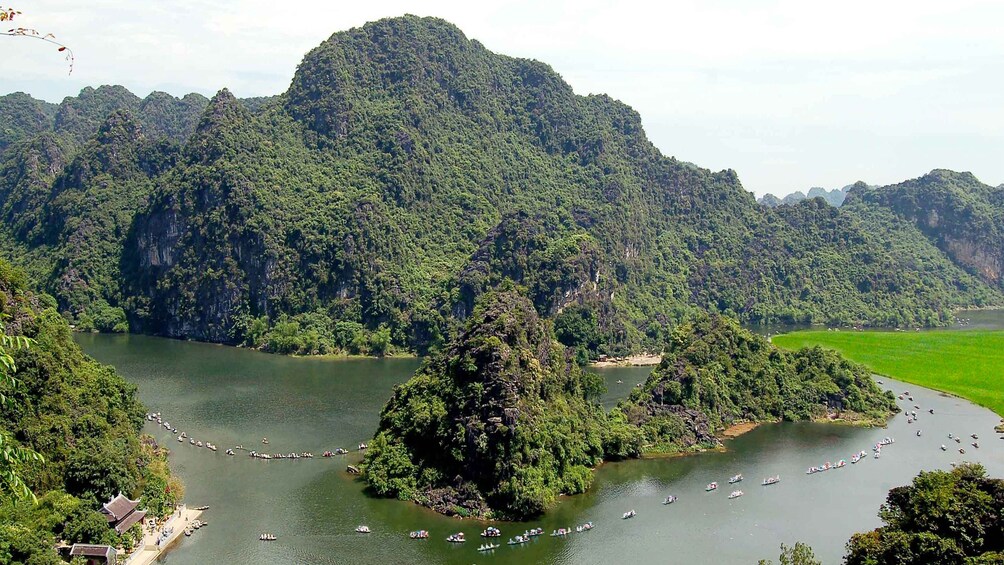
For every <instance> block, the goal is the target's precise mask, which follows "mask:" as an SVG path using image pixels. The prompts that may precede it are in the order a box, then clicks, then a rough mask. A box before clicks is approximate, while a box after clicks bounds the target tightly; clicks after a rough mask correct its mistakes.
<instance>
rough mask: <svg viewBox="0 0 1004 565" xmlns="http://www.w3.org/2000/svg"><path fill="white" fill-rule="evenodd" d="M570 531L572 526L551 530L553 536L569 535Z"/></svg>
mask: <svg viewBox="0 0 1004 565" xmlns="http://www.w3.org/2000/svg"><path fill="white" fill-rule="evenodd" d="M570 533H572V528H558V529H557V530H552V531H551V537H552V538H561V537H565V536H567V535H568V534H570Z"/></svg>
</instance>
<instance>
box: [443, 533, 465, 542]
mask: <svg viewBox="0 0 1004 565" xmlns="http://www.w3.org/2000/svg"><path fill="white" fill-rule="evenodd" d="M446 541H448V542H450V543H464V542H465V541H467V538H466V537H465V536H464V532H457V533H455V534H450V535H448V536H446Z"/></svg>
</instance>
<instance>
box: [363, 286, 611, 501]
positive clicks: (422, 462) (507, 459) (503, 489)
mask: <svg viewBox="0 0 1004 565" xmlns="http://www.w3.org/2000/svg"><path fill="white" fill-rule="evenodd" d="M603 390H604V386H603V380H602V378H600V377H599V376H597V375H594V374H590V373H584V372H582V370H581V369H580V368H579V366H578V365H577V364H576V363H575V362H574V361H573V360H572V359H570V358H568V357H566V350H565V349H564V348H562V347H561V346H560V345H559V344H557V343H556V342H554V340H553V339H552V338H551V328H550V325H549V324H548V323H547V322H546V321H545V320H543V319H541V318H540V317H539V316H538V315H537V312H536V311H535V310H534V308H533V305H532V304H531V303H530V302H529V300H527V299H526V298H525V297H523V296H521V294H520V293H518V292H516V291H515V290H514V289H511V288H505V289H503V290H499V291H491V292H489V293H487V294H485V295H484V297H483V299H482V300H480V301H479V302H478V305H477V306H476V307H475V309H474V312H473V314H472V315H471V317H470V318H469V320H468V323H467V326H466V327H465V329H464V331H463V332H462V333H461V335H460V337H459V338H458V339H457V340H456V341H455V342H453V343H451V344H450V345H449V347H447V348H446V349H445V350H444V351H443V352H442V353H440V354H438V355H435V356H433V357H431V358H430V359H429V360H428V361H426V363H425V364H424V365H423V366H422V368H421V369H419V370H418V372H417V373H416V374H415V376H414V377H413V378H412V379H411V380H409V381H408V382H407V383H405V384H403V385H399V386H397V387H395V389H394V395H393V397H392V398H391V400H390V401H389V402H388V403H387V406H386V408H384V410H383V413H382V414H381V416H380V431H379V432H378V433H377V434H376V437H375V438H374V439H373V441H372V442H370V444H369V449H368V451H367V454H366V461H365V473H366V479H367V481H368V483H369V485H370V487H371V488H372V490H373V491H374V492H375V493H376V494H379V495H383V496H396V497H398V498H401V499H403V500H414V501H416V502H418V503H420V504H424V505H426V506H429V507H431V508H434V509H436V510H438V511H440V512H444V513H448V514H458V515H461V516H480V517H496V518H523V517H526V516H533V515H536V514H540V513H541V512H543V511H544V510H545V509H546V508H548V507H549V506H551V505H552V504H554V503H555V501H556V500H557V497H558V495H559V494H575V493H581V492H584V491H585V490H586V489H587V488H588V487H589V485H590V484H591V482H592V470H591V468H592V467H595V466H596V464H597V463H599V461H600V459H601V457H602V455H603V438H604V435H605V433H606V429H607V423H606V416H605V415H604V413H603V410H602V408H601V407H600V406H599V404H598V402H597V401H598V398H599V395H600V394H602V392H603Z"/></svg>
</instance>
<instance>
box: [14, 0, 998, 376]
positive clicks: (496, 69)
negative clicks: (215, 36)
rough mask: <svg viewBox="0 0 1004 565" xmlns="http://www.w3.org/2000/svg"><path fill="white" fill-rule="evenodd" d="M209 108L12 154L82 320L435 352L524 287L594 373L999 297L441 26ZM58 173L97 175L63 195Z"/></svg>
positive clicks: (85, 120)
mask: <svg viewBox="0 0 1004 565" xmlns="http://www.w3.org/2000/svg"><path fill="white" fill-rule="evenodd" d="M203 100H204V98H202V97H200V96H198V95H189V96H186V97H185V98H182V99H177V98H173V97H171V96H169V95H166V94H163V93H152V94H151V95H150V96H148V97H147V98H146V99H144V100H142V101H140V100H139V99H138V98H137V97H135V96H133V95H131V94H130V93H128V91H125V90H124V89H122V88H116V87H101V88H98V89H85V90H84V91H82V93H81V96H79V97H77V98H68V99H67V100H65V101H64V102H63V104H62V105H61V107H60V116H61V117H58V116H57V118H56V120H55V121H56V122H58V124H59V126H58V127H57V128H56V129H55V130H54V131H55V135H54V136H53V137H52V139H51V140H50V141H52V145H53V147H55V148H61V150H62V151H63V156H62V157H61V158H58V159H57V161H56V162H44V159H45V156H46V153H45V152H39V151H37V150H33V151H29V150H28V148H29V147H35V148H36V149H38V143H39V141H38V140H39V139H42V138H40V137H36V138H34V139H33V140H28V139H24V140H22V141H19V142H16V143H15V144H14V145H12V146H10V147H9V148H8V150H7V153H8V154H9V156H10V157H11V158H10V159H9V160H5V162H6V164H5V165H3V167H4V168H3V171H0V180H2V181H3V184H0V205H3V206H4V208H3V209H4V211H5V212H6V213H13V211H14V210H20V211H21V213H20V214H19V218H18V219H17V221H18V222H21V223H22V224H23V225H24V226H30V225H35V224H37V223H38V222H40V221H47V220H42V219H40V218H38V217H36V216H37V214H32V213H28V214H25V213H24V211H26V210H47V212H46V213H49V214H53V213H55V214H61V215H62V217H65V218H66V220H67V221H66V222H64V223H65V224H66V225H65V228H64V226H60V227H59V228H58V229H57V230H55V232H53V231H52V230H50V231H48V232H46V233H50V234H51V233H56V236H55V239H51V238H47V239H45V240H44V241H45V242H47V243H45V246H41V247H40V246H39V243H40V240H39V239H38V238H33V237H30V233H29V232H30V230H27V231H26V230H24V229H22V228H19V227H17V226H18V225H19V224H17V223H13V224H12V225H13V226H14V228H15V229H14V230H12V233H9V234H6V237H0V244H2V245H3V246H4V249H5V250H7V251H8V252H9V253H10V254H12V255H16V256H19V257H22V258H23V260H22V263H23V264H25V265H26V266H28V267H29V271H30V272H31V273H32V274H33V275H34V277H35V278H36V280H38V281H40V283H39V284H43V285H46V288H48V289H49V291H50V292H52V293H53V294H54V295H55V296H56V297H57V298H58V299H59V303H60V307H61V308H63V309H64V311H66V312H68V313H69V314H70V315H71V316H74V317H79V316H81V315H86V316H89V317H90V318H91V319H93V320H97V319H101V320H105V321H106V322H108V323H104V324H101V325H102V326H104V327H108V326H110V327H119V328H121V327H124V326H125V324H124V322H123V321H122V320H124V318H125V317H128V319H129V322H130V324H129V326H131V329H132V330H133V331H144V332H150V333H158V334H163V335H168V336H173V337H188V338H194V339H204V340H212V341H223V342H228V343H241V344H245V345H248V346H251V347H258V348H265V349H269V350H272V351H282V352H299V353H326V352H333V351H348V352H353V353H368V352H369V353H376V354H382V353H386V352H387V351H388V350H391V349H393V348H402V349H409V350H414V351H419V352H426V351H429V350H430V349H435V348H437V347H439V346H441V345H442V344H443V343H445V342H446V341H447V340H448V339H449V338H450V337H451V336H455V335H456V334H457V333H458V332H459V331H461V330H462V328H463V324H464V323H465V320H466V318H467V317H468V316H469V315H470V314H471V312H472V308H473V305H474V303H475V301H476V300H477V299H478V297H479V296H481V295H483V294H485V293H488V292H491V291H492V290H494V289H497V288H499V286H500V285H502V284H505V281H506V280H507V279H511V280H513V281H514V282H515V283H516V284H517V285H518V286H519V287H520V288H521V289H523V291H524V292H525V293H526V295H527V296H528V297H529V298H530V300H531V302H532V304H533V305H534V307H535V308H536V310H537V311H538V312H539V313H540V315H542V316H544V317H546V318H553V319H554V321H555V325H556V327H558V328H559V329H560V332H561V336H560V339H561V342H562V343H563V344H565V345H567V346H569V347H573V348H575V349H577V350H578V357H579V359H584V358H586V357H588V356H595V355H598V354H599V353H608V354H615V355H616V354H623V353H626V352H628V351H631V350H638V349H642V348H651V349H658V348H660V347H661V345H662V340H663V339H664V338H665V335H666V332H667V331H668V329H669V328H670V327H672V326H673V325H674V324H675V323H676V322H677V321H678V320H680V319H681V318H682V317H683V316H685V315H686V314H688V313H690V312H693V311H697V310H712V311H717V312H724V313H727V314H731V315H734V316H736V317H738V318H740V319H741V320H742V321H744V322H801V323H805V322H812V323H824V322H825V323H830V324H865V325H894V326H902V325H911V326H914V325H939V324H944V323H946V322H947V320H949V319H950V316H951V311H952V310H953V309H955V308H959V307H966V306H986V305H989V304H995V303H1000V302H1004V295H1002V293H1001V290H1000V288H999V287H998V286H997V285H995V284H989V285H988V284H987V282H986V281H987V280H990V279H983V280H981V279H980V278H977V277H979V276H980V275H979V272H977V271H972V270H971V271H970V272H969V273H967V272H965V271H964V270H963V269H961V268H960V265H961V266H962V267H963V268H968V267H965V264H964V263H962V262H953V259H955V258H957V257H959V255H953V254H946V253H945V252H944V251H943V250H942V249H943V248H941V249H939V246H938V244H932V242H931V240H930V237H929V236H928V234H927V233H926V232H924V231H923V230H922V228H920V227H918V226H917V225H916V224H915V223H913V222H905V221H903V218H902V216H900V215H898V212H897V211H895V210H893V209H891V208H890V207H889V206H886V205H885V204H882V203H881V202H879V201H878V200H874V199H873V200H869V201H868V202H865V201H864V199H863V198H857V199H856V200H855V201H854V202H853V203H852V205H850V206H848V205H846V204H845V205H844V206H843V207H841V208H840V209H836V208H832V207H829V206H825V205H823V206H819V205H817V203H819V202H820V201H819V200H815V199H813V200H811V201H809V202H806V203H799V204H796V205H792V206H781V207H778V208H775V209H767V208H765V207H762V206H758V205H757V204H756V202H755V200H754V198H753V196H752V195H751V194H750V193H749V192H747V191H745V190H744V189H743V187H742V184H741V183H740V181H739V178H738V176H737V175H736V173H735V172H734V171H732V170H724V171H720V172H711V171H709V170H707V169H702V168H700V167H698V166H696V165H692V164H690V163H685V162H681V161H678V160H676V159H675V158H672V157H665V156H664V155H663V154H662V153H661V152H660V151H659V150H658V149H657V148H656V147H655V146H654V145H652V143H650V142H649V140H648V139H647V138H646V136H645V132H644V129H643V128H642V123H641V118H640V116H639V115H638V113H637V112H635V111H634V110H633V109H631V108H630V107H628V106H627V105H625V104H623V103H621V102H618V101H616V100H613V99H612V98H610V97H609V96H605V95H590V96H578V95H576V94H575V93H574V92H573V90H572V88H571V87H570V86H569V85H568V84H567V83H565V82H564V81H563V80H562V79H561V77H560V76H559V75H558V74H557V73H555V72H554V70H553V69H551V68H550V67H549V66H547V65H546V64H543V63H540V62H536V61H532V60H527V59H519V58H513V57H508V56H505V55H501V54H496V53H493V52H491V51H489V50H488V49H486V48H485V47H484V46H482V45H481V44H480V43H478V42H477V41H474V40H471V39H468V38H467V37H466V36H464V34H463V33H462V32H461V31H460V30H459V29H457V28H456V27H455V26H453V25H452V24H449V23H448V22H445V21H443V20H440V19H435V18H419V17H416V16H404V17H400V18H390V19H386V20H380V21H377V22H373V23H369V24H366V25H364V26H362V27H358V28H354V29H351V30H348V31H344V32H338V33H335V34H334V35H332V36H331V37H330V38H329V39H328V40H326V41H325V42H323V43H322V44H321V45H319V46H318V47H316V48H315V49H313V50H311V51H310V52H309V53H308V54H307V55H306V56H305V57H304V59H303V62H302V63H301V64H300V65H299V67H298V68H297V70H296V72H295V75H294V77H293V79H292V82H291V84H290V87H289V90H288V91H287V92H286V93H284V94H282V95H279V96H277V97H274V98H264V99H255V100H249V101H246V103H245V102H241V101H238V100H237V99H236V98H235V97H234V96H233V94H231V93H230V92H229V91H228V90H226V89H224V90H221V91H220V92H219V93H217V95H215V96H214V97H213V98H212V100H209V101H206V102H205V103H203ZM0 102H2V101H0ZM21 102H30V101H25V100H24V99H23V98H22V99H21ZM27 106H28V107H29V109H30V106H31V105H30V104H28V105H27ZM2 108H3V104H2V103H0V110H2ZM36 110H38V109H37V108H36ZM118 110H121V111H125V112H129V113H130V114H131V115H132V117H133V120H134V122H135V123H137V124H138V125H139V128H138V130H136V131H138V132H140V133H141V134H142V139H141V140H137V142H136V143H135V144H129V143H125V144H123V145H121V147H123V148H125V149H128V150H123V151H121V152H116V153H115V155H117V156H119V157H124V158H125V161H131V162H132V163H133V166H129V164H128V163H126V162H122V163H120V165H121V166H117V167H112V168H108V167H105V166H104V165H110V164H113V163H115V162H116V161H115V159H112V155H104V156H102V153H101V151H102V150H104V151H108V150H109V149H112V148H116V147H118V146H117V145H115V144H107V143H105V144H104V145H103V144H102V140H104V141H105V142H107V141H109V139H106V138H107V137H108V136H112V134H113V133H114V134H115V136H121V140H120V141H124V140H125V139H126V138H128V137H129V135H130V134H128V132H127V130H128V127H127V126H126V124H127V122H125V121H124V120H125V119H126V118H125V116H126V114H117V118H116V120H118V122H113V123H106V119H107V118H108V117H109V115H110V114H112V113H113V112H115V111H118ZM40 111H41V112H42V113H43V114H44V112H45V109H44V108H42V110H40ZM32 112H35V110H32ZM35 117H36V118H37V115H36V116H35ZM28 121H29V122H30V121H31V118H29V119H28ZM102 123H105V124H106V126H107V128H106V130H105V131H104V132H103V133H102V132H98V129H99V128H100V127H101V124H102ZM88 124H89V125H88ZM85 126H86V127H85ZM87 128H90V129H89V130H88V129H87ZM85 130H87V131H86V133H85ZM96 134H97V135H98V138H95V139H92V138H93V137H94V136H95V135H96ZM17 135H20V136H22V137H23V136H28V135H30V134H29V133H24V132H22V133H19V134H17ZM40 135H41V136H45V135H50V136H51V135H53V134H52V133H51V132H42V133H41V134H40ZM102 136H105V137H102ZM113 137H114V136H113ZM116 139H118V138H116ZM102 148H104V149H102ZM133 149H135V151H133ZM81 156H83V157H81ZM54 158H56V157H55V156H54ZM80 159H83V160H82V161H81V160H80ZM67 162H72V163H77V164H88V165H89V166H90V167H91V168H90V170H93V171H101V172H103V174H95V175H90V176H89V177H88V179H90V180H86V181H82V182H81V183H78V184H81V185H82V186H81V187H80V188H81V189H80V190H78V191H72V192H71V191H60V190H59V184H58V181H57V179H59V178H64V179H65V178H69V177H68V176H67V175H68V174H69V173H68V172H67V171H68V170H70V169H73V170H77V169H75V167H77V165H76V164H75V165H72V166H70V167H67V164H66V163H67ZM99 165H100V166H99ZM80 170H83V169H80ZM137 172H142V174H138V173H137ZM70 176H72V175H70ZM852 191H854V192H858V191H860V192H862V194H864V193H866V192H869V189H868V188H867V187H861V188H860V189H858V188H855V189H852ZM57 200H58V201H57ZM852 200H853V199H852ZM106 209H107V210H113V211H114V212H112V213H111V214H107V215H105V214H97V215H95V213H96V212H99V211H101V210H106ZM25 216H32V218H27V219H26V218H25ZM97 216H100V221H97V220H96V219H95V218H96V217H97ZM48 217H49V218H56V217H60V216H58V215H50V216H48ZM26 234H27V235H26ZM0 235H3V234H0ZM99 239H100V241H99ZM78 249H89V250H98V249H100V250H101V251H100V253H92V254H91V256H90V257H89V258H88V257H84V255H86V254H81V253H77V252H76V251H75V250H78ZM99 312H102V313H103V314H102V315H98V313H99ZM109 313H111V314H113V315H105V314H109ZM116 320H118V321H116ZM76 321H78V322H80V320H79V319H77V320H76ZM84 322H85V323H84V324H83V325H84V326H85V327H86V325H87V324H86V319H85V320H84Z"/></svg>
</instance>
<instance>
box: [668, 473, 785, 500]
mask: <svg viewBox="0 0 1004 565" xmlns="http://www.w3.org/2000/svg"><path fill="white" fill-rule="evenodd" d="M743 478H744V477H743V474H742V473H739V474H738V475H733V476H731V477H729V484H730V485H734V484H736V483H741V482H742V481H743ZM779 482H781V475H774V476H773V477H764V479H763V482H762V483H761V484H762V485H763V486H765V487H766V486H770V485H776V484H777V483H779ZM713 490H718V482H710V483H708V486H706V487H704V491H705V492H711V491H713ZM737 492H738V493H739V495H738V496H731V495H730V496H729V498H738V497H739V496H742V491H741V490H738V491H733V493H732V494H735V493H737ZM670 498H672V500H670ZM675 501H676V497H673V496H669V497H666V500H664V501H663V504H671V503H672V502H675Z"/></svg>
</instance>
